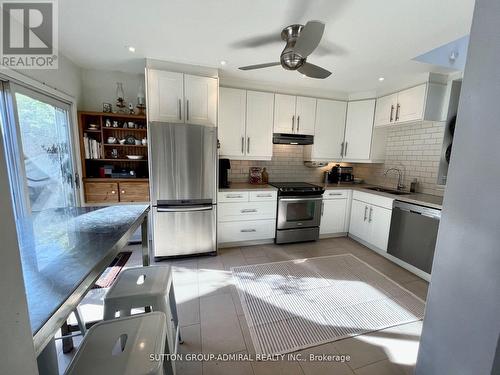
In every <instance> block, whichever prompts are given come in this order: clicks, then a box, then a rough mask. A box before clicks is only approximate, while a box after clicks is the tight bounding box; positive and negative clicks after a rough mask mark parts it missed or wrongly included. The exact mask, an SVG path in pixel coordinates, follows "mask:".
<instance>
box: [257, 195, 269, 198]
mask: <svg viewBox="0 0 500 375" xmlns="http://www.w3.org/2000/svg"><path fill="white" fill-rule="evenodd" d="M272 196H273V195H272V194H257V197H259V198H271V197H272Z"/></svg>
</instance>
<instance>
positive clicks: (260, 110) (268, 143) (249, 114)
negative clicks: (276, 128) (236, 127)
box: [246, 91, 274, 160]
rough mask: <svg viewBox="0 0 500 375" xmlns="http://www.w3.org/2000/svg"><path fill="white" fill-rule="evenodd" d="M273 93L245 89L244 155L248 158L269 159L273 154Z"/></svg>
mask: <svg viewBox="0 0 500 375" xmlns="http://www.w3.org/2000/svg"><path fill="white" fill-rule="evenodd" d="M273 110H274V95H273V94H271V93H267V92H258V91H247V107H246V137H247V140H246V156H247V158H248V159H256V160H270V159H271V158H272V156H273Z"/></svg>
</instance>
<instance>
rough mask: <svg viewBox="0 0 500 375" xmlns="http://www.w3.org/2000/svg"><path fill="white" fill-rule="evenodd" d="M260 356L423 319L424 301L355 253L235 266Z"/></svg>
mask: <svg viewBox="0 0 500 375" xmlns="http://www.w3.org/2000/svg"><path fill="white" fill-rule="evenodd" d="M231 271H232V274H233V278H234V280H235V285H236V287H237V289H238V293H239V296H240V299H241V303H242V305H243V311H244V313H245V318H246V319H247V322H248V326H249V329H250V334H251V337H252V341H253V344H254V347H255V351H256V353H257V354H284V353H290V352H293V351H296V350H300V349H304V348H308V347H311V346H316V345H320V344H323V343H326V342H331V341H336V340H340V339H343V338H346V337H350V336H356V335H360V334H363V333H367V332H373V331H378V330H381V329H384V328H388V327H392V326H397V325H400V324H405V323H410V322H415V321H418V320H421V319H422V318H423V315H424V307H425V303H424V301H423V300H422V299H420V298H418V297H417V296H415V295H414V294H413V293H411V292H409V291H408V290H406V289H404V288H402V287H401V286H399V285H398V284H397V283H395V282H394V281H392V280H391V279H389V278H388V277H386V276H385V275H383V274H382V273H380V272H378V271H377V270H375V269H374V268H373V267H371V266H370V265H368V264H367V263H365V262H363V261H362V260H360V259H359V258H357V257H355V256H354V255H351V254H343V255H333V256H326V257H318V258H310V259H298V260H290V261H284V262H276V263H266V264H257V265H251V266H242V267H234V268H232V269H231Z"/></svg>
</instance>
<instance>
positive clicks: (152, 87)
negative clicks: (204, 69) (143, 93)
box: [147, 69, 217, 126]
mask: <svg viewBox="0 0 500 375" xmlns="http://www.w3.org/2000/svg"><path fill="white" fill-rule="evenodd" d="M147 81H148V82H147V83H148V84H147V86H148V98H147V103H148V119H149V120H150V121H164V122H177V123H189V124H196V125H206V126H216V124H217V79H216V78H211V77H199V76H194V75H190V74H183V73H176V72H167V71H163V70H156V69H148V71H147Z"/></svg>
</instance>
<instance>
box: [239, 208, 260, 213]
mask: <svg viewBox="0 0 500 375" xmlns="http://www.w3.org/2000/svg"><path fill="white" fill-rule="evenodd" d="M240 212H241V213H242V214H246V213H249V212H257V210H256V209H255V208H244V209H243V210H240Z"/></svg>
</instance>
